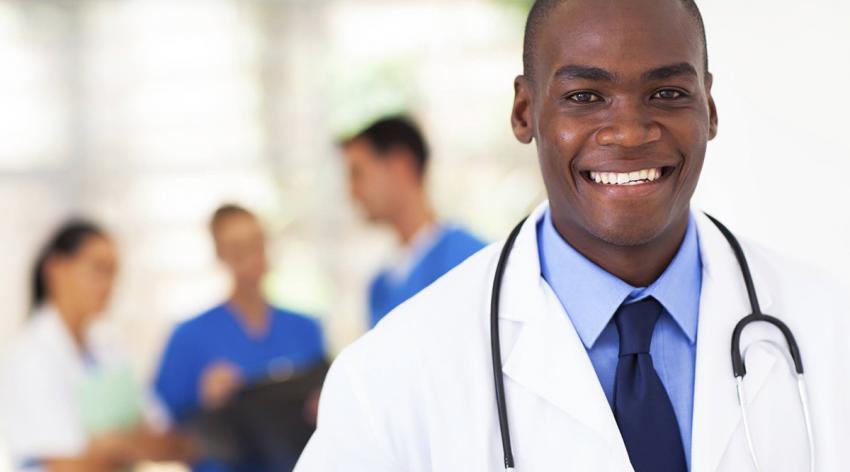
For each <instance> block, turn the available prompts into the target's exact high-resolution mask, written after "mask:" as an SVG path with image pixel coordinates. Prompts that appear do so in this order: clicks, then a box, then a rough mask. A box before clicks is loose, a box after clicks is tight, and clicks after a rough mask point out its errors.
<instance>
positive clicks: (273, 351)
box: [155, 304, 325, 472]
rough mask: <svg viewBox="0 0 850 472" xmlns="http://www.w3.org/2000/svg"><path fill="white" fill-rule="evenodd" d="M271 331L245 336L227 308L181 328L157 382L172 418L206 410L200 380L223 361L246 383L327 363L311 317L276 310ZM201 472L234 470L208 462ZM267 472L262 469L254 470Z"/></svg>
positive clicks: (197, 469) (200, 467)
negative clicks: (284, 369) (285, 370)
mask: <svg viewBox="0 0 850 472" xmlns="http://www.w3.org/2000/svg"><path fill="white" fill-rule="evenodd" d="M269 309H270V310H271V320H270V326H269V331H268V333H266V335H265V336H264V337H253V336H251V335H249V334H248V333H246V332H245V330H244V329H243V327H242V325H240V324H239V321H238V320H237V318H236V316H237V315H236V313H234V312H233V310H232V308H231V307H230V306H228V305H227V304H223V305H219V306H217V307H215V308H212V309H211V310H209V311H207V312H205V313H203V314H201V315H199V316H197V317H195V318H192V319H190V320H188V321H186V322H184V323H182V324H180V325H179V326H178V327H177V329H175V330H174V333H173V334H172V336H171V339H170V340H169V342H168V345H167V347H166V349H165V354H164V355H163V358H162V363H161V365H160V368H159V373H158V374H157V377H156V381H155V389H156V393H157V394H158V396H159V398H160V400H161V401H162V402H163V404H164V405H165V407H166V409H167V410H168V412H169V414H170V415H171V417H172V419H173V420H174V421H175V422H176V423H180V422H183V421H185V420H186V419H188V418H189V417H190V416H191V415H192V414H193V413H195V412H196V411H198V410H199V409H200V402H199V397H200V395H199V393H200V391H199V389H200V377H201V374H202V373H203V371H204V369H205V368H206V367H207V366H209V365H210V364H213V363H215V362H218V361H227V362H230V363H232V364H234V365H235V366H237V367H238V368H239V369H240V370H241V372H242V375H243V376H244V377H245V378H246V380H248V381H251V380H253V379H259V378H263V377H265V376H267V375H268V374H269V373H270V372H273V371H275V370H277V369H280V368H281V367H292V368H294V369H296V370H299V369H305V368H309V367H312V366H313V365H314V364H316V363H318V362H320V361H322V360H324V358H325V350H324V345H323V342H322V334H321V329H320V328H319V325H318V323H316V322H315V321H313V320H312V319H311V318H309V317H307V316H304V315H300V314H298V313H294V312H291V311H287V310H283V309H281V308H277V307H270V308H269ZM193 470H194V471H195V472H233V471H235V470H243V468H237V469H228V468H225V467H224V466H222V465H220V464H214V463H212V462H210V461H204V462H202V463H200V464H197V465H195V466H194V467H193ZM245 470H252V471H256V472H263V471H260V470H257V469H256V468H249V469H245Z"/></svg>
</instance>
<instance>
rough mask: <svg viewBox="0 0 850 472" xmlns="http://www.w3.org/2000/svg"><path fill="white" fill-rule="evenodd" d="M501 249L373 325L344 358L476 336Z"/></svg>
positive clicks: (472, 260) (492, 248)
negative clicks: (472, 334) (471, 335)
mask: <svg viewBox="0 0 850 472" xmlns="http://www.w3.org/2000/svg"><path fill="white" fill-rule="evenodd" d="M500 248H501V245H499V244H491V245H489V246H487V247H485V248H484V249H483V250H481V251H479V252H478V253H476V254H474V255H473V256H471V257H469V258H468V259H466V260H465V261H464V262H462V263H461V264H459V265H457V266H456V267H454V268H453V269H452V270H450V271H449V272H447V273H446V274H445V275H444V276H443V277H441V278H439V279H438V280H437V281H435V282H434V283H433V284H431V285H429V286H428V287H426V288H425V289H423V290H422V291H420V292H419V293H417V294H416V295H414V296H413V297H411V298H409V299H408V300H406V301H405V302H404V303H402V304H401V305H399V306H398V307H396V308H395V309H394V310H392V311H391V312H390V313H389V314H388V315H387V316H385V317H384V318H383V319H382V320H381V321H380V322H379V323H378V325H377V326H376V327H375V328H373V329H372V330H371V331H369V332H368V333H367V334H366V335H364V336H363V337H362V338H360V339H359V340H358V341H356V342H355V343H354V344H352V345H351V346H349V348H347V349H346V351H350V352H349V353H348V356H347V357H352V358H357V357H359V356H366V357H370V358H372V357H379V356H378V353H379V352H385V353H387V354H388V355H389V353H390V352H393V353H394V354H392V355H393V356H395V355H398V353H399V352H402V353H404V352H413V351H412V350H411V349H410V348H411V347H413V346H414V345H415V346H419V347H420V348H423V347H427V346H430V345H431V344H432V343H434V342H435V341H438V340H439V342H438V344H439V345H441V346H445V345H446V343H447V342H451V341H450V339H454V338H463V337H464V336H468V335H469V334H470V333H472V332H475V331H476V330H477V329H478V328H479V327H480V326H479V325H481V326H484V324H486V322H487V320H486V319H485V318H486V317H485V316H484V314H486V313H487V307H488V306H489V303H490V299H489V296H488V295H489V287H490V285H491V283H492V280H491V279H492V273H493V270H494V267H495V264H496V259H497V258H498V254H499V250H500ZM434 348H437V346H436V345H435V346H434Z"/></svg>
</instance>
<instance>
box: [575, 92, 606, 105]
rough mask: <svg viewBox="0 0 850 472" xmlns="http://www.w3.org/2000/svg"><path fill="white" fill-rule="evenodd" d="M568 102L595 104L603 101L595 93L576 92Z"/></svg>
mask: <svg viewBox="0 0 850 472" xmlns="http://www.w3.org/2000/svg"><path fill="white" fill-rule="evenodd" d="M567 100H569V101H571V102H576V103H593V102H598V101H600V100H602V98H600V97H599V95H596V94H595V93H593V92H576V93H573V94H570V95H568V96H567Z"/></svg>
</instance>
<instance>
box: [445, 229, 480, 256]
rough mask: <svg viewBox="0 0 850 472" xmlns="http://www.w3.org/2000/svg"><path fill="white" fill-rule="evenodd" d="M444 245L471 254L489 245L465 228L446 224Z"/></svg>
mask: <svg viewBox="0 0 850 472" xmlns="http://www.w3.org/2000/svg"><path fill="white" fill-rule="evenodd" d="M441 240H442V242H443V244H445V245H447V246H451V247H454V248H458V249H461V250H466V251H468V252H470V253H473V252H476V251H478V250H480V249H482V248H484V247H485V246H486V245H487V244H486V243H485V242H484V241H483V240H482V239H481V238H479V237H478V236H476V235H475V234H474V233H472V232H471V231H469V230H468V229H466V228H465V227H463V226H459V225H455V224H446V225H445V227H444V229H443V235H442V238H441Z"/></svg>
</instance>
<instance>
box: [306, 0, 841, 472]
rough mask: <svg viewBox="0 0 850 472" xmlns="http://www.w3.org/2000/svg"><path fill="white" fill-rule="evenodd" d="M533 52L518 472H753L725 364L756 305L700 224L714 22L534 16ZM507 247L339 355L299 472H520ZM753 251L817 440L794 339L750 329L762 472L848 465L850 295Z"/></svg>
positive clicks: (517, 260) (488, 253) (685, 12)
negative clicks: (498, 284)
mask: <svg viewBox="0 0 850 472" xmlns="http://www.w3.org/2000/svg"><path fill="white" fill-rule="evenodd" d="M524 52H525V54H524V58H523V59H524V72H523V75H521V76H519V77H518V78H517V79H516V81H515V92H516V95H515V100H514V107H513V112H512V115H511V123H512V126H513V131H514V134H515V135H516V137H517V138H518V139H519V140H520V141H521V142H523V143H530V142H531V141H532V140H534V141H535V144H536V147H537V151H538V156H539V160H540V166H541V169H542V173H543V180H544V183H545V185H546V189H547V193H548V197H549V201H548V204H543V205H541V206H540V207H539V208H538V209H537V210H536V211H534V212H533V213H532V215H531V217H530V218H529V219H528V220H527V221H526V223H525V224H524V225H523V226H522V228H521V230H520V232H519V236H518V239H517V240H516V244H515V246H514V248H513V252H512V253H511V255H510V259H509V260H508V264H507V268H506V271H505V274H504V278H503V282H502V292H501V297H500V300H501V310H500V313H499V317H498V327H499V330H500V332H501V346H500V348H501V353H502V357H501V365H500V366H498V365H497V372H498V376H497V377H496V378H504V387H505V394H506V406H507V408H506V410H507V417H508V418H509V424H510V436H511V439H512V441H513V444H512V446H513V447H512V449H513V453H514V457H515V459H516V461H515V463H516V469H515V470H517V471H534V472H536V471H541V472H549V471H553V470H571V471H618V472H631V471H635V472H662V471H663V472H683V471H685V470H691V471H694V472H714V471H728V472H742V471H753V470H757V468H756V466H755V465H754V461H753V459H752V458H751V454H750V448H749V447H748V443H747V439H746V436H745V428H744V426H743V422H742V416H741V411H740V409H739V405H738V400H737V397H736V381H735V378H734V377H733V372H732V368H731V363H730V357H729V354H730V341H731V339H732V332H733V329H734V328H735V325H736V323H737V322H738V320H739V319H741V318H742V317H744V316H745V315H747V314H749V313H751V308H750V304H749V302H748V297H747V290H746V288H745V286H744V282H743V277H742V272H741V269H740V267H739V265H738V262H737V260H736V258H735V255H734V253H733V251H732V249H731V247H730V244H729V243H728V242H727V241H726V239H725V238H724V236H723V235H722V234H721V233H720V232H719V231H718V228H717V227H715V226H714V225H713V224H712V223H711V222H710V221H709V220H708V219H707V218H706V217H704V216H702V215H699V214H696V213H694V212H691V210H690V200H691V196H692V195H693V192H694V190H695V188H696V185H697V182H698V180H699V175H700V171H701V168H702V163H703V160H704V157H705V149H706V144H707V142H708V141H709V140H710V139H712V138H713V137H714V135H715V134H716V131H717V123H718V120H717V110H716V107H715V104H714V101H713V99H712V97H711V85H712V76H711V74H710V73H709V72H708V60H707V52H706V44H705V35H704V27H703V25H702V19H701V17H700V15H699V10H698V9H697V8H696V5H694V4H693V2H692V1H689V0H622V1H616V0H615V1H605V2H601V1H599V0H570V1H559V0H539V1H537V2H535V4H534V6H533V7H532V11H531V13H530V14H529V19H528V23H527V29H526V36H525V51H524ZM547 235H548V236H547ZM501 249H502V248H501V245H500V244H496V245H493V246H491V247H489V248H487V249H484V250H483V251H481V252H479V253H478V254H476V255H475V256H473V257H472V258H470V259H469V260H467V262H465V263H464V264H462V265H461V266H459V267H458V268H456V269H455V270H454V271H452V272H449V273H448V274H447V275H446V276H444V277H443V278H442V279H440V280H438V281H437V282H435V283H434V284H433V285H431V286H430V287H429V288H427V289H425V290H424V291H423V292H421V293H420V294H419V295H418V296H416V297H414V298H413V299H411V300H410V301H408V302H407V303H406V304H404V305H402V306H401V307H399V308H398V309H397V310H395V311H394V312H392V313H390V314H389V315H388V317H387V318H386V319H385V320H384V321H382V323H380V324H379V325H378V326H377V328H376V329H375V330H373V331H371V332H370V333H368V334H366V335H365V336H364V337H363V338H362V339H361V340H359V341H358V342H356V343H355V344H354V345H353V346H351V347H350V348H349V349H347V350H345V351H344V352H343V353H342V354H341V355H340V356H339V357H338V359H337V360H336V361H335V363H334V365H333V367H332V368H331V371H330V373H329V375H328V377H327V380H326V383H325V387H324V389H323V392H322V396H321V400H320V408H319V419H318V428H317V430H316V433H315V434H314V436H313V438H312V439H311V441H310V443H309V444H308V446H307V449H306V450H305V452H304V454H303V455H302V457H301V461H300V462H299V464H298V466H297V467H296V470H297V471H299V472H326V471H346V472H352V471H364V472H365V471H369V472H378V471H387V472H388V471H398V470H405V471H415V472H418V471H423V472H424V471H441V472H442V471H494V470H500V469H502V468H503V467H505V463H504V460H503V457H504V456H503V445H502V442H501V435H500V425H499V418H498V415H497V405H496V394H495V392H494V370H493V367H492V365H493V364H492V359H491V352H492V351H491V345H490V333H491V332H490V300H491V294H492V287H493V286H492V284H493V279H494V271H495V268H496V265H497V264H496V263H497V260H498V259H499V253H500V251H501ZM744 252H745V254H746V256H747V257H748V258H749V260H750V267H751V269H752V273H753V278H754V279H755V291H756V292H757V294H758V297H759V299H760V301H761V306H762V310H764V312H765V313H770V314H772V315H775V316H777V317H779V318H781V319H782V320H783V321H784V322H785V323H786V324H787V325H788V327H790V329H791V331H792V332H793V333H794V335H795V336H796V340H797V342H798V345H799V347H800V350H801V353H802V357H803V362H804V365H805V367H806V378H807V383H808V388H809V392H810V399H809V400H810V401H809V405H810V406H811V423H812V430H813V433H814V434H813V436H814V444H815V448H814V450H811V449H810V448H809V446H808V441H807V434H806V433H807V429H806V423H805V422H804V418H803V415H802V411H801V406H800V405H801V403H800V401H799V399H798V396H797V384H796V376H795V375H794V371H793V370H792V369H791V368H789V366H788V363H787V362H786V359H785V357H786V355H785V352H786V346H785V341H784V339H783V338H782V336H781V334H780V333H779V332H778V331H777V330H776V329H775V328H773V327H772V326H771V325H765V324H764V323H757V324H753V325H751V326H750V327H748V328H747V330H746V331H745V332H744V336H743V338H742V340H741V349H742V351H743V353H744V357H745V361H746V366H747V372H748V374H747V376H746V387H747V388H746V396H745V398H744V402H745V405H746V406H747V408H748V417H749V424H750V428H751V430H752V431H751V432H752V438H753V449H754V450H755V452H756V454H757V456H758V460H759V461H760V463H761V464H760V465H761V467H762V468H761V470H766V471H768V470H769V471H804V470H810V455H811V454H814V459H815V463H816V464H817V468H816V470H818V471H827V472H832V471H835V472H837V471H843V470H848V467H850V466H848V464H850V452H848V448H847V445H848V444H850V411H849V410H850V409H848V404H849V403H848V399H850V379H848V370H847V369H848V366H850V351H848V343H847V336H848V333H850V325H848V323H850V317H848V310H847V307H846V305H845V304H844V303H843V302H842V300H841V297H843V296H844V295H845V294H846V293H847V292H846V290H844V291H842V290H841V289H839V288H837V287H835V286H833V284H832V283H831V281H829V280H827V279H824V278H822V277H820V276H818V275H817V274H815V273H813V272H812V271H810V270H808V269H806V268H805V267H802V266H799V265H797V264H794V263H791V262H789V261H787V260H785V259H783V258H781V257H779V256H777V255H775V254H771V253H769V252H766V251H764V250H763V249H761V248H759V247H758V246H755V245H752V244H744ZM562 261H567V262H566V263H559V262H562ZM576 274H579V275H580V276H578V277H576ZM564 280H568V281H569V280H571V281H572V283H567V284H564V283H561V282H562V281H564ZM599 287H601V288H603V289H602V290H598V289H597V288H599ZM624 288H625V290H624ZM644 315H647V316H644ZM649 315H652V316H649ZM635 317H637V318H635ZM636 320H637V321H636ZM647 320H648V321H649V322H647ZM652 323H655V324H654V327H653V324H652ZM600 333H601V334H600ZM618 340H619V342H618ZM499 367H500V368H499ZM647 412H651V413H652V414H650V415H647ZM658 464H665V465H658Z"/></svg>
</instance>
